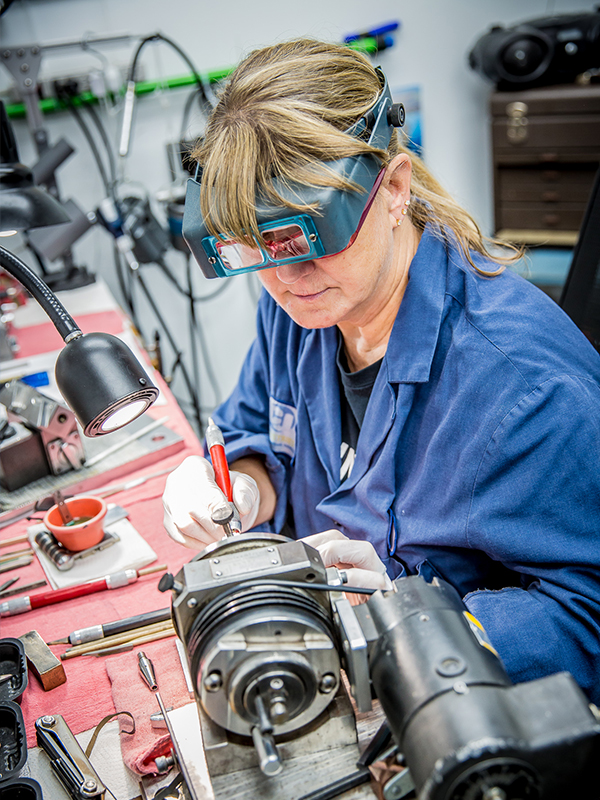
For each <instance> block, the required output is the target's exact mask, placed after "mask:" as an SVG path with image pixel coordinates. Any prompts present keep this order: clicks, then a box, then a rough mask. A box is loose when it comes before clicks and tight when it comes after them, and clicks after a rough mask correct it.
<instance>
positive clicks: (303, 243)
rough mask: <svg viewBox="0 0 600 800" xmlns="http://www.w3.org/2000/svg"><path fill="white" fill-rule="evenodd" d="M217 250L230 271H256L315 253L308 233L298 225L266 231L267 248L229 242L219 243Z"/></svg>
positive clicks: (264, 232) (231, 240)
mask: <svg viewBox="0 0 600 800" xmlns="http://www.w3.org/2000/svg"><path fill="white" fill-rule="evenodd" d="M215 247H216V249H217V252H218V254H219V257H220V258H221V261H222V262H223V266H225V267H226V268H227V269H230V270H237V269H252V267H260V266H262V265H263V264H266V263H267V262H268V261H274V262H277V261H283V260H286V261H287V260H290V259H295V258H302V257H303V256H308V255H310V253H311V252H312V248H311V244H310V242H309V240H308V238H307V235H306V233H305V231H304V230H303V229H302V228H301V227H300V225H296V224H292V225H290V224H288V225H282V226H280V227H277V228H270V229H269V230H266V231H263V249H264V252H263V249H259V248H258V247H249V246H248V245H246V244H242V243H240V242H236V241H234V240H233V239H226V240H225V241H224V242H219V241H217V242H216V243H215Z"/></svg>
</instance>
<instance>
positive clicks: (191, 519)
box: [163, 456, 260, 549]
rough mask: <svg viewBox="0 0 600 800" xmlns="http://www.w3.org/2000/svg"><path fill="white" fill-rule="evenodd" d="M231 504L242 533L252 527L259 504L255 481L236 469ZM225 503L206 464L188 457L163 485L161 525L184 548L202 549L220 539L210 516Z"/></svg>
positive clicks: (221, 536) (218, 529)
mask: <svg viewBox="0 0 600 800" xmlns="http://www.w3.org/2000/svg"><path fill="white" fill-rule="evenodd" d="M230 476H231V489H232V492H233V502H234V505H235V507H236V508H237V510H238V511H239V514H240V520H241V523H242V530H244V531H246V530H248V529H249V528H251V527H252V526H253V525H254V521H255V520H256V515H257V514H258V508H259V504H260V494H259V491H258V487H257V485H256V481H255V480H254V478H251V477H250V476H249V475H246V474H245V473H242V472H236V471H235V470H234V471H232V472H231V473H230ZM226 504H227V498H226V497H225V495H224V494H223V492H222V491H221V490H220V489H219V487H218V486H217V483H216V481H215V473H214V470H213V468H212V465H211V464H210V462H209V461H207V460H206V459H205V458H202V457H201V456H189V457H188V458H186V459H185V460H184V461H183V462H182V463H181V464H180V465H179V466H178V467H177V469H176V470H174V471H173V472H172V473H171V474H170V475H169V477H168V478H167V482H166V485H165V492H164V494H163V507H164V510H165V515H164V526H165V529H166V531H167V533H168V534H169V536H170V537H171V538H172V539H174V540H175V541H176V542H179V543H180V544H184V545H185V546H186V547H194V548H196V549H198V548H199V547H204V546H205V545H207V544H210V543H211V542H215V541H218V540H219V539H222V538H223V527H222V525H216V524H215V523H214V522H213V521H212V519H211V517H212V515H213V513H214V512H215V511H216V510H217V509H219V508H222V507H223V506H224V505H226Z"/></svg>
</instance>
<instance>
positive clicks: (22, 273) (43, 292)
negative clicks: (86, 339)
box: [0, 247, 81, 341]
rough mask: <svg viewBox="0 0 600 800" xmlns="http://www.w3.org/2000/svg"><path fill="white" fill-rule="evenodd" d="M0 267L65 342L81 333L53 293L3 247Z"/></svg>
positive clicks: (0, 251)
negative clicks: (31, 298) (28, 297)
mask: <svg viewBox="0 0 600 800" xmlns="http://www.w3.org/2000/svg"><path fill="white" fill-rule="evenodd" d="M0 267H2V268H3V269H4V270H6V272H8V274H9V275H12V277H13V278H16V279H17V280H18V281H19V283H20V284H22V285H23V286H24V287H25V288H26V289H27V291H28V292H29V293H30V294H31V296H32V297H33V298H34V299H35V300H37V302H38V303H39V304H40V305H41V307H42V308H43V309H44V311H45V312H46V314H47V315H48V316H49V317H50V319H51V321H52V322H53V324H54V327H55V328H56V330H57V331H58V332H59V333H60V335H61V336H62V338H63V339H64V340H65V341H66V339H67V338H68V337H72V334H74V333H81V330H80V328H79V326H78V325H77V323H76V322H75V320H74V319H73V317H72V316H71V315H70V314H69V312H68V311H67V309H66V308H65V307H64V306H63V304H62V303H61V302H60V300H59V299H58V297H57V296H56V295H55V294H54V292H53V291H51V289H50V288H49V287H48V286H47V285H46V284H45V283H44V281H43V280H42V279H41V278H39V277H38V276H37V275H36V274H35V272H33V270H31V269H29V267H28V266H27V264H24V263H23V262H22V261H21V259H20V258H17V257H16V256H15V255H13V254H12V253H11V252H10V251H9V250H5V249H4V247H0Z"/></svg>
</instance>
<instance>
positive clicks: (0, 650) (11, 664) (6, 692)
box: [0, 639, 27, 705]
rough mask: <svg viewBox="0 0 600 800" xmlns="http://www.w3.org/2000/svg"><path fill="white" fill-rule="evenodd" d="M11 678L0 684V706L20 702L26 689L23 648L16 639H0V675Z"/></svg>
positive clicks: (25, 665)
mask: <svg viewBox="0 0 600 800" xmlns="http://www.w3.org/2000/svg"><path fill="white" fill-rule="evenodd" d="M8 674H10V675H12V676H13V677H12V678H9V679H8V680H5V681H1V682H0V705H2V704H4V703H5V702H6V701H7V700H8V701H15V702H17V703H20V702H21V695H22V694H23V692H24V691H25V689H26V688H27V659H26V658H25V648H24V647H23V643H22V642H20V641H19V640H18V639H0V675H8Z"/></svg>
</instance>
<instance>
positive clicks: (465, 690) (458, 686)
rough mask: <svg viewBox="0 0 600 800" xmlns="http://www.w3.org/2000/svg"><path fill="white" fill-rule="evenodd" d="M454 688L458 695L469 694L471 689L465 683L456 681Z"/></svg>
mask: <svg viewBox="0 0 600 800" xmlns="http://www.w3.org/2000/svg"><path fill="white" fill-rule="evenodd" d="M452 688H453V689H454V691H455V692H456V694H469V687H468V686H467V684H466V683H465V682H464V681H456V683H455V684H454V686H453V687H452Z"/></svg>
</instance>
